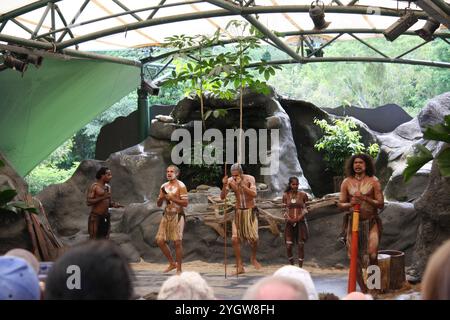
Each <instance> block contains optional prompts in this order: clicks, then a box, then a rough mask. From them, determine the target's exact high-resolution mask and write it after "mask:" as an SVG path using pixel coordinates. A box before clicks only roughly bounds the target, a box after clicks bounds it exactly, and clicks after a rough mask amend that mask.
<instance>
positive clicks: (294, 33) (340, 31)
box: [141, 29, 450, 63]
mask: <svg viewBox="0 0 450 320" xmlns="http://www.w3.org/2000/svg"><path fill="white" fill-rule="evenodd" d="M383 31H384V30H383V29H375V30H373V29H329V30H302V31H288V32H279V33H277V34H278V36H280V37H288V36H299V35H316V34H323V33H326V34H336V33H337V34H346V33H353V34H355V33H356V34H358V33H373V34H381V33H383ZM403 35H409V36H415V37H418V35H417V34H416V33H414V31H408V32H405V33H403ZM434 36H435V37H437V38H441V39H442V40H444V41H445V39H447V38H448V39H450V33H449V32H437V33H435V34H434ZM249 38H251V37H249ZM236 41H237V40H235V39H228V40H221V41H218V42H217V43H215V44H213V45H211V46H222V45H226V44H230V43H235V42H236ZM271 45H273V44H271ZM199 48H200V47H199V46H193V47H190V48H185V49H180V50H173V51H169V52H165V53H162V54H160V55H158V56H154V57H151V56H150V57H147V58H143V59H142V60H141V62H142V63H147V62H152V61H157V60H161V59H164V58H167V57H170V56H172V55H174V54H178V53H187V52H191V51H195V50H198V49H199ZM278 49H279V48H278ZM280 50H281V49H280Z"/></svg>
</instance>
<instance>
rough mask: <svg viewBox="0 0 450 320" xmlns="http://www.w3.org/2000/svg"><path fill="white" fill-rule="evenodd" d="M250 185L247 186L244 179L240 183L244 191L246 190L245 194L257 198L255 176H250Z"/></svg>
mask: <svg viewBox="0 0 450 320" xmlns="http://www.w3.org/2000/svg"><path fill="white" fill-rule="evenodd" d="M249 180H250V186H247V185H246V184H245V183H244V182H243V181H242V180H241V182H240V183H239V187H241V188H242V191H244V193H245V195H247V196H250V197H253V198H255V197H256V183H255V178H253V177H252V178H250V179H249Z"/></svg>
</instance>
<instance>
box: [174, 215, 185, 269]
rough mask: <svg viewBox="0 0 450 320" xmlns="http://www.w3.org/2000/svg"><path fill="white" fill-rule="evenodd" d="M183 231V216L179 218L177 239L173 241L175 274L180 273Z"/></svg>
mask: <svg viewBox="0 0 450 320" xmlns="http://www.w3.org/2000/svg"><path fill="white" fill-rule="evenodd" d="M183 231H184V215H182V216H180V217H179V220H178V224H177V237H178V240H176V241H175V258H176V260H177V274H180V273H181V262H182V260H183V243H182V240H183Z"/></svg>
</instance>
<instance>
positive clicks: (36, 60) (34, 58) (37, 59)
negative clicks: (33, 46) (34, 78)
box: [26, 54, 43, 68]
mask: <svg viewBox="0 0 450 320" xmlns="http://www.w3.org/2000/svg"><path fill="white" fill-rule="evenodd" d="M26 60H27V63H31V64H34V65H35V66H36V68H39V67H40V66H41V65H42V60H43V58H42V57H41V56H38V55H36V54H29V55H28V56H27V57H26Z"/></svg>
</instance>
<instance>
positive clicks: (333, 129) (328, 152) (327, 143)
mask: <svg viewBox="0 0 450 320" xmlns="http://www.w3.org/2000/svg"><path fill="white" fill-rule="evenodd" d="M314 124H316V125H317V126H319V127H320V128H321V129H322V130H323V132H324V135H323V137H322V138H320V139H319V140H318V141H317V142H316V144H315V145H314V148H316V149H317V150H318V151H323V153H324V160H325V162H326V163H327V167H328V169H329V170H331V171H332V172H333V173H334V174H335V175H343V171H344V164H345V161H346V160H347V158H349V157H350V156H352V155H354V154H357V153H362V152H367V153H369V154H370V155H371V156H372V157H374V158H375V157H376V156H377V155H378V152H379V150H380V148H379V146H378V144H376V143H374V144H371V145H370V146H369V147H367V149H366V147H365V146H364V144H363V143H362V142H361V135H360V133H359V131H358V130H357V126H356V123H355V122H354V121H353V120H352V119H350V118H347V117H346V118H344V119H342V120H341V119H335V120H333V124H329V123H328V122H327V121H326V120H324V119H323V120H319V119H314Z"/></svg>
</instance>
